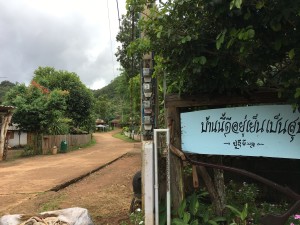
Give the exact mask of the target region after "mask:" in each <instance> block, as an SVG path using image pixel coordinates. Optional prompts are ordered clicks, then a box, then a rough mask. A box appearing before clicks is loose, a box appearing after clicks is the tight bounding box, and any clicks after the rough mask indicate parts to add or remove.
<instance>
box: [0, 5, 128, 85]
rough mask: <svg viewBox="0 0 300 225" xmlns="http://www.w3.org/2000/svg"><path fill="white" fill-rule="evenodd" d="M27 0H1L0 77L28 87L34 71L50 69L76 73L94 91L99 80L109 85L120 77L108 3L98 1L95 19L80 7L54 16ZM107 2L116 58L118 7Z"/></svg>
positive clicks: (53, 12)
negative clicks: (44, 67) (93, 88)
mask: <svg viewBox="0 0 300 225" xmlns="http://www.w3.org/2000/svg"><path fill="white" fill-rule="evenodd" d="M31 1H32V0H30V1H28V0H14V1H6V0H0V31H1V32H0V77H8V80H10V81H11V82H19V83H27V84H28V83H29V82H30V80H31V78H32V76H33V72H34V70H35V69H37V68H38V67H39V66H51V67H54V68H56V69H58V70H68V71H70V72H75V73H77V75H79V76H80V78H81V80H82V81H83V82H84V83H85V84H86V85H87V86H89V87H95V83H96V82H97V81H98V82H99V80H102V85H103V84H108V83H109V82H110V81H111V80H112V79H113V78H114V77H115V76H116V75H118V74H117V73H118V70H117V68H118V67H119V64H118V63H117V62H116V59H115V56H114V55H113V56H112V50H111V42H110V33H109V26H108V15H107V5H106V1H100V2H101V5H103V7H101V9H100V8H99V14H101V15H99V17H92V16H90V15H87V11H85V12H82V11H81V9H80V7H79V8H78V9H77V8H74V9H76V10H74V11H70V10H69V11H66V12H64V11H62V12H63V13H62V12H60V11H58V13H57V14H55V11H53V10H52V11H51V10H49V11H45V10H40V9H39V8H38V7H37V6H36V5H30V4H29V3H28V2H31ZM62 1H63V0H62ZM65 1H67V0H65ZM74 1H78V2H80V0H74ZM53 2H55V1H53ZM56 2H58V3H59V1H56ZM86 2H87V3H88V2H89V1H86ZM92 2H94V1H91V2H90V3H92ZM109 2H110V6H109V7H110V19H111V20H110V21H111V31H112V41H113V43H112V44H113V54H114V53H115V49H116V43H115V36H116V33H117V27H118V20H117V8H116V5H115V1H109ZM112 3H114V4H112ZM32 4H34V2H33V3H32ZM53 4H55V3H53ZM98 4H100V3H98ZM124 4H125V0H122V1H119V5H120V6H123V7H125V6H124ZM97 6H98V7H100V6H99V5H97ZM56 7H59V4H57V5H56ZM91 7H93V6H91ZM95 7H96V6H95ZM121 10H122V9H121ZM123 11H124V10H123ZM95 15H97V14H95ZM112 57H113V59H112ZM113 61H114V62H113ZM113 66H114V68H115V70H114V71H113Z"/></svg>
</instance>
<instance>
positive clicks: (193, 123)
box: [181, 105, 300, 159]
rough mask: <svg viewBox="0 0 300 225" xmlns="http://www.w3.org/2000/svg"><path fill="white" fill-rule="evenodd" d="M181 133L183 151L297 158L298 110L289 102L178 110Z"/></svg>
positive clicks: (299, 153) (299, 156) (299, 150)
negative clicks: (286, 103)
mask: <svg viewBox="0 0 300 225" xmlns="http://www.w3.org/2000/svg"><path fill="white" fill-rule="evenodd" d="M181 133H182V136H181V139H182V149H183V151H185V152H191V153H197V154H210V155H233V156H238V155H240V156H264V157H274V158H292V159H300V113H299V112H298V111H295V112H294V111H293V108H292V106H290V105H262V106H247V107H235V108H219V109H209V110H201V111H194V112H186V113H181Z"/></svg>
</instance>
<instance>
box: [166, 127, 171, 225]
mask: <svg viewBox="0 0 300 225" xmlns="http://www.w3.org/2000/svg"><path fill="white" fill-rule="evenodd" d="M166 138H167V165H166V167H167V225H171V184H170V183H171V181H170V131H169V129H167V137H166Z"/></svg>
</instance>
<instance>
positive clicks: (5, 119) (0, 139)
mask: <svg viewBox="0 0 300 225" xmlns="http://www.w3.org/2000/svg"><path fill="white" fill-rule="evenodd" d="M12 115H13V113H12V112H8V113H7V114H4V115H2V116H1V133H0V160H3V152H4V144H5V137H6V133H7V130H8V125H9V123H10V121H11V118H12Z"/></svg>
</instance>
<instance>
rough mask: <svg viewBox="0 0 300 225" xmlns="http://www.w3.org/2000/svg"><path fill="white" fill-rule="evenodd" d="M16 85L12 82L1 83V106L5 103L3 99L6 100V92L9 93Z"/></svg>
mask: <svg viewBox="0 0 300 225" xmlns="http://www.w3.org/2000/svg"><path fill="white" fill-rule="evenodd" d="M15 85H16V84H14V83H12V82H10V81H7V80H5V81H2V82H1V83H0V104H1V103H2V101H3V98H4V95H5V93H6V92H8V90H9V89H10V88H12V87H14V86H15Z"/></svg>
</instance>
